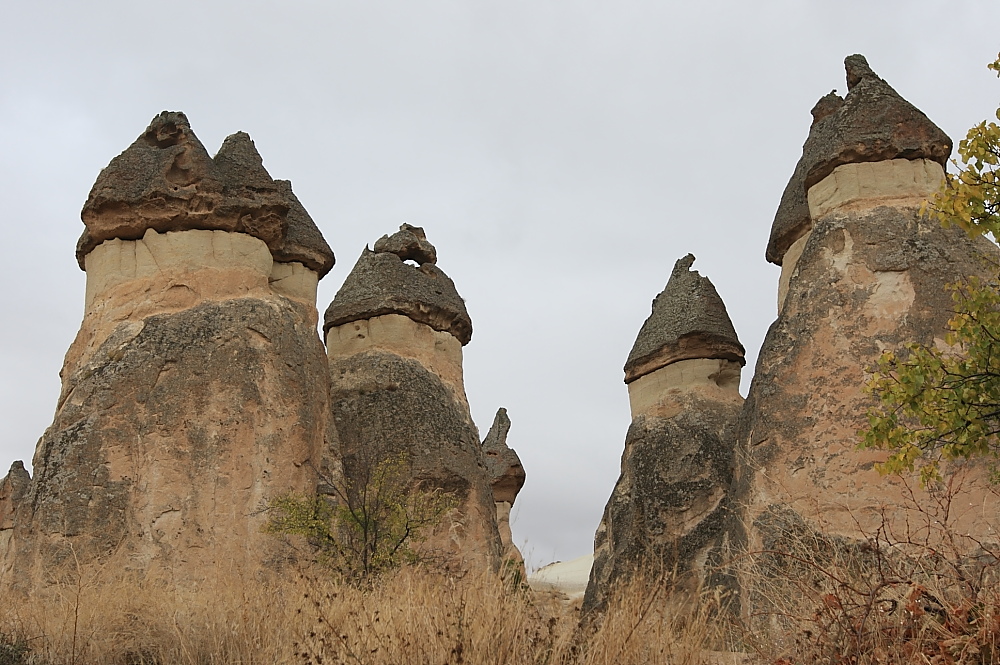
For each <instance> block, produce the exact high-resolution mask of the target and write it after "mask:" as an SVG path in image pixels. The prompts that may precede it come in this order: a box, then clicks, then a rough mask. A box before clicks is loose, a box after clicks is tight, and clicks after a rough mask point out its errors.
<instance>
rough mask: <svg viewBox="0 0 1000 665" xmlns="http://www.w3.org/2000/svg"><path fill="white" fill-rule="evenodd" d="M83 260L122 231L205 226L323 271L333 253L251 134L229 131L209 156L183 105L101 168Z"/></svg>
mask: <svg viewBox="0 0 1000 665" xmlns="http://www.w3.org/2000/svg"><path fill="white" fill-rule="evenodd" d="M81 217H82V219H83V222H84V224H85V225H86V229H85V230H84V233H83V235H82V236H81V237H80V240H79V242H78V243H77V261H78V262H79V264H80V267H81V268H83V267H84V258H85V257H86V255H87V254H89V253H90V251H91V250H93V249H94V247H96V246H97V245H99V244H100V243H102V242H104V241H105V240H110V239H112V238H119V239H122V240H137V239H139V238H141V237H142V236H143V234H144V233H145V232H146V231H147V230H149V229H152V230H154V231H157V232H158V233H165V232H168V231H187V230H192V229H203V230H210V231H215V230H219V231H232V232H239V233H246V234H249V235H252V236H254V237H256V238H260V239H261V240H262V241H264V243H266V244H267V246H268V248H269V249H270V250H271V253H272V255H273V256H274V259H275V260H276V261H280V262H290V261H298V262H300V263H302V264H304V265H305V266H306V267H308V268H310V269H311V270H314V271H316V272H317V273H318V274H319V276H320V277H323V276H324V275H325V274H326V273H327V272H329V271H330V269H331V268H332V267H333V264H334V255H333V252H332V251H331V250H330V247H329V245H327V243H326V241H325V240H324V239H323V236H322V234H321V233H320V232H319V229H318V228H317V227H316V225H315V223H314V222H313V221H312V219H311V218H310V217H309V215H308V213H306V211H305V209H304V208H302V205H301V203H299V201H298V199H296V198H295V196H294V194H292V192H291V185H290V184H289V183H287V182H285V181H277V182H276V181H274V180H273V179H272V178H271V176H270V175H269V174H268V172H267V170H266V169H265V168H264V165H263V160H262V159H261V157H260V154H259V153H258V152H257V149H256V147H255V146H254V144H253V141H252V140H251V139H250V136H249V135H248V134H246V133H244V132H237V133H236V134H233V135H231V136H229V137H227V138H226V140H225V141H224V142H223V144H222V147H221V148H220V150H219V153H218V154H217V155H216V156H215V158H214V159H213V158H211V157H210V156H209V155H208V152H207V151H206V150H205V147H204V146H203V145H202V143H201V141H199V140H198V137H197V136H195V134H194V132H193V131H192V130H191V126H190V124H189V122H188V119H187V117H186V116H185V115H184V114H183V113H180V112H174V111H164V112H163V113H161V114H160V115H158V116H156V117H155V118H153V121H152V122H151V123H150V125H149V127H147V128H146V131H145V132H144V133H143V134H142V135H141V136H140V137H139V138H138V139H136V140H135V142H133V143H132V145H131V146H129V147H128V149H126V150H125V151H124V152H123V153H122V154H120V155H119V156H117V157H115V158H114V159H113V160H111V163H110V164H108V166H107V167H106V168H105V169H104V170H103V171H101V174H100V175H99V176H98V178H97V181H96V182H95V183H94V186H93V188H92V189H91V191H90V196H89V197H88V199H87V202H86V203H85V204H84V207H83V211H82V213H81Z"/></svg>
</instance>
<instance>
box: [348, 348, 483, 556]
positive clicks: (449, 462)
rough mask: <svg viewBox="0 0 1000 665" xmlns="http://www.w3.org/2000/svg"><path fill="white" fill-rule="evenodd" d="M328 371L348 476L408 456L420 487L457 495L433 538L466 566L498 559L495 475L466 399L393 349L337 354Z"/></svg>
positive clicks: (435, 545)
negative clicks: (492, 480)
mask: <svg viewBox="0 0 1000 665" xmlns="http://www.w3.org/2000/svg"><path fill="white" fill-rule="evenodd" d="M330 373H331V381H332V386H333V389H332V398H331V408H332V414H333V423H332V424H333V425H334V426H335V427H336V434H337V438H338V441H339V447H340V450H339V454H340V455H341V460H342V464H343V473H344V476H345V477H346V478H348V479H349V480H352V481H354V482H358V479H363V478H364V477H365V476H366V475H367V474H368V473H369V472H370V470H371V469H372V468H373V466H374V465H376V464H378V463H379V462H380V461H382V460H385V459H389V458H392V457H397V456H402V457H404V458H405V459H406V461H407V463H408V465H409V473H410V477H411V480H412V484H413V486H414V487H415V488H419V489H423V490H440V491H443V492H448V493H451V494H453V495H454V496H455V498H457V499H458V501H459V505H458V507H457V508H456V509H455V510H454V511H452V513H451V514H450V515H449V516H448V517H447V518H446V519H445V520H444V521H443V522H442V524H441V525H440V527H439V528H438V529H437V530H436V532H435V534H434V535H433V537H432V538H431V539H430V540H429V541H428V546H429V547H431V548H434V549H436V550H437V551H438V552H439V553H441V554H445V555H447V557H448V558H449V559H453V560H458V561H459V562H460V564H461V565H463V566H469V565H474V566H483V565H487V566H495V565H496V564H497V562H498V561H499V553H500V542H499V535H498V533H497V527H496V524H495V517H494V514H495V507H494V502H493V495H492V492H490V476H489V473H488V472H487V470H486V466H485V463H484V460H483V454H482V451H481V450H480V443H479V434H478V431H477V430H476V427H475V425H474V424H473V422H472V419H471V417H470V416H469V414H468V411H467V409H466V408H465V407H464V405H462V404H460V403H459V402H457V401H456V400H455V399H453V397H452V393H451V391H450V390H449V389H448V387H447V386H445V385H444V383H443V382H442V381H441V379H440V378H438V376H437V375H435V374H434V373H432V372H430V371H428V370H427V369H426V368H425V367H424V366H423V365H422V364H421V363H420V362H418V361H416V360H413V359H410V358H403V357H400V356H398V355H396V354H394V353H391V352H386V351H380V350H370V351H365V352H362V353H357V354H353V355H350V356H347V357H341V358H331V359H330ZM362 482H363V481H362Z"/></svg>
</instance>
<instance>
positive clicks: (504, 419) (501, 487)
mask: <svg viewBox="0 0 1000 665" xmlns="http://www.w3.org/2000/svg"><path fill="white" fill-rule="evenodd" d="M508 432H510V418H509V417H508V416H507V409H504V408H503V407H501V408H499V409H497V415H496V416H495V417H494V419H493V426H492V427H490V431H489V432H488V433H487V434H486V438H485V439H483V454H484V455H485V458H486V469H487V470H488V471H489V474H490V478H491V483H492V484H491V488H492V490H493V500H494V501H495V502H496V509H497V513H496V519H497V529H498V530H499V531H500V541H501V543H502V544H503V558H504V560H505V561H513V562H515V563H516V564H518V565H520V566H521V567H522V569H523V566H524V558H523V557H522V556H521V551H520V550H519V549H518V548H517V546H516V545H515V544H514V536H513V534H512V533H511V531H510V511H511V508H512V507H513V506H514V501H515V500H516V499H517V493H518V492H520V491H521V488H522V487H524V478H525V474H524V467H523V466H521V458H519V457H518V456H517V453H516V452H515V451H514V450H513V449H512V448H509V447H507V433H508Z"/></svg>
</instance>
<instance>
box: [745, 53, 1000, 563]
mask: <svg viewBox="0 0 1000 665" xmlns="http://www.w3.org/2000/svg"><path fill="white" fill-rule="evenodd" d="M846 69H847V87H848V93H847V95H846V97H844V98H843V99H841V98H840V97H838V96H837V95H834V94H832V93H831V94H830V95H827V96H826V97H823V98H822V99H821V100H820V101H819V103H818V104H817V105H816V107H815V108H814V109H813V111H812V114H813V124H812V127H811V128H810V131H809V137H808V139H807V140H806V143H805V145H804V147H803V150H802V158H801V159H800V160H799V163H798V165H797V166H796V168H795V171H794V174H793V175H792V178H791V180H790V182H789V183H788V187H787V188H786V189H785V193H784V195H783V196H782V199H781V203H780V206H779V208H778V211H777V214H776V216H775V219H774V225H773V227H772V229H771V238H770V241H769V243H768V247H767V259H768V260H769V261H771V262H772V263H776V264H778V265H780V266H781V277H780V282H779V289H778V305H779V314H778V318H777V320H776V321H775V322H774V323H773V324H772V325H771V328H770V329H769V330H768V333H767V336H766V338H765V340H764V344H763V347H762V348H761V351H760V356H759V359H758V362H757V368H756V372H755V374H754V379H753V384H752V386H751V388H750V392H749V395H748V397H747V401H746V405H745V409H744V412H743V415H742V417H741V423H740V431H739V443H740V449H741V451H742V454H743V456H744V458H743V460H742V461H743V462H744V464H742V465H741V469H742V475H741V477H740V479H739V482H738V483H737V487H738V490H739V493H740V495H741V497H742V500H743V501H744V502H745V505H746V507H747V514H746V523H747V525H748V527H749V534H748V535H749V537H750V542H749V546H750V549H751V550H758V551H760V550H767V551H771V550H774V549H776V548H781V547H785V546H787V545H788V543H787V542H785V541H786V540H787V539H788V538H789V537H792V536H794V535H795V534H798V535H803V534H805V536H804V537H806V538H810V539H811V538H812V536H811V535H809V534H822V535H823V536H831V537H839V538H842V539H848V540H859V539H860V540H864V539H866V538H867V537H869V536H871V535H872V534H875V533H876V531H877V530H878V529H879V528H881V527H887V528H889V529H891V530H892V532H893V533H895V534H896V537H904V534H905V531H904V529H905V524H906V521H907V519H909V518H910V516H912V515H913V513H912V511H910V510H909V509H910V508H912V507H913V504H912V501H911V500H910V499H908V498H907V496H908V495H907V492H906V491H904V488H903V486H902V483H901V480H900V479H898V478H895V477H882V476H880V475H879V474H878V473H877V472H876V471H875V470H874V469H873V468H872V467H873V463H874V462H877V461H880V460H882V459H884V453H881V452H879V451H861V450H858V449H857V444H858V442H859V436H858V430H859V429H861V428H862V427H864V426H865V425H866V424H867V421H866V418H865V414H866V411H867V409H868V408H869V406H870V405H871V398H870V396H868V395H866V394H865V392H864V384H865V381H866V374H865V370H866V368H867V367H870V366H872V365H874V363H875V361H876V360H877V358H878V357H879V355H880V354H881V352H882V351H883V350H885V349H895V348H897V347H898V346H899V345H900V344H902V343H904V342H909V341H916V342H920V343H922V344H943V343H944V339H943V338H944V335H945V323H946V321H947V320H948V318H949V316H950V312H951V311H952V305H953V304H952V302H951V298H950V294H949V293H948V292H946V290H945V286H946V285H947V284H949V283H954V282H957V281H960V280H962V279H963V278H965V277H967V276H969V275H974V274H983V272H984V270H985V266H984V264H983V263H982V262H981V258H982V257H989V258H991V259H992V260H994V261H995V260H997V259H998V258H1000V257H998V252H997V248H996V247H995V246H994V245H993V244H992V243H990V242H988V241H987V240H985V239H983V238H970V237H968V236H967V235H966V234H965V233H964V232H962V231H961V230H959V229H955V228H952V229H944V228H942V227H941V226H940V224H939V223H938V222H936V221H934V220H931V219H927V218H926V217H923V216H921V214H920V212H919V210H920V206H921V204H922V202H923V201H925V200H926V199H928V198H929V197H931V196H932V195H933V194H934V192H935V191H936V190H937V189H938V188H939V187H940V185H941V183H942V180H943V176H944V170H943V166H944V164H945V162H946V160H947V158H948V155H949V154H950V151H951V141H950V139H949V138H948V137H947V136H946V135H945V134H944V133H943V132H942V131H941V130H940V129H938V128H937V127H936V126H935V125H934V124H933V123H932V122H931V121H930V120H928V118H927V117H926V116H925V115H924V114H923V113H921V112H920V111H919V110H917V109H916V108H914V107H913V106H912V105H911V104H909V103H908V102H907V101H906V100H904V99H903V98H902V97H900V96H899V94H898V93H897V92H896V91H895V90H893V89H892V88H891V87H890V86H889V85H888V84H887V83H886V82H885V81H883V80H882V79H881V78H879V77H878V76H877V75H876V74H875V73H874V72H872V70H871V69H870V68H869V66H868V63H867V62H866V61H865V59H864V58H863V57H862V56H859V55H854V56H850V57H849V58H847V60H846ZM966 471H967V472H969V473H970V474H971V476H970V477H969V478H968V482H967V483H966V490H967V493H966V494H964V495H963V496H962V497H961V500H957V501H955V502H954V503H953V504H952V506H953V508H952V514H951V516H950V517H951V519H952V526H953V527H954V528H956V529H957V531H958V532H961V533H968V534H971V535H973V536H975V537H978V538H983V539H987V540H995V538H996V528H997V527H998V526H1000V524H998V521H1000V520H998V518H997V515H998V514H1000V513H998V511H997V509H998V508H1000V505H998V503H997V500H996V496H995V495H994V494H993V493H991V492H986V491H984V489H985V487H984V485H982V484H978V485H977V484H976V483H975V482H973V481H974V480H975V479H976V477H978V478H979V480H984V479H985V478H984V476H982V474H981V471H982V470H981V469H980V470H977V469H975V468H972V469H967V470H966ZM918 492H919V490H918ZM921 519H922V518H921ZM796 537H797V536H796ZM928 537H930V538H933V537H934V535H933V534H931V535H930V536H928ZM812 542H818V541H816V540H815V539H814V540H812Z"/></svg>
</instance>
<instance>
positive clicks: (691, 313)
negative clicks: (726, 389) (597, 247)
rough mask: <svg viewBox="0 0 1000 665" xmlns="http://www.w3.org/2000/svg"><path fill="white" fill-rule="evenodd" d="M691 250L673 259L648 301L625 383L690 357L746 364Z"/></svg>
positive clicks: (722, 307)
mask: <svg viewBox="0 0 1000 665" xmlns="http://www.w3.org/2000/svg"><path fill="white" fill-rule="evenodd" d="M694 260H695V259H694V255H692V254H688V255H687V256H685V257H684V258H682V259H678V261H677V263H676V264H674V270H673V272H672V273H671V274H670V280H669V281H668V282H667V286H666V288H664V289H663V292H662V293H660V295H658V296H656V298H655V299H654V300H653V311H652V313H651V314H650V315H649V318H647V319H646V322H645V323H643V324H642V328H641V329H640V330H639V335H638V337H636V340H635V344H634V345H633V346H632V351H631V353H629V355H628V360H627V361H626V363H625V383H631V382H632V381H635V380H636V379H638V378H639V377H642V376H645V375H646V374H649V373H650V372H654V371H656V370H658V369H660V368H661V367H664V366H666V365H669V364H670V363H674V362H677V361H678V360H686V359H690V358H720V359H725V360H732V361H734V362H738V363H740V365H741V366H742V365H744V364H746V361H745V360H744V358H743V356H744V353H745V351H744V349H743V345H742V344H740V341H739V339H738V338H737V337H736V330H735V329H734V328H733V322H732V321H730V320H729V314H728V313H727V312H726V306H725V304H723V302H722V298H720V297H719V294H718V292H717V291H716V290H715V286H714V285H713V284H712V282H711V281H709V279H708V278H707V277H702V276H701V275H699V274H698V271H697V270H691V265H692V264H693V263H694Z"/></svg>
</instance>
